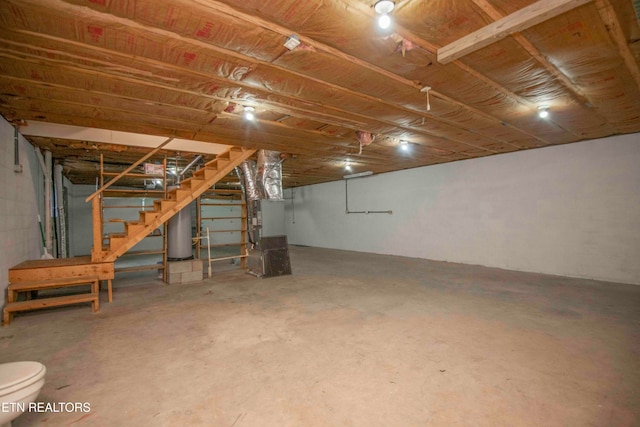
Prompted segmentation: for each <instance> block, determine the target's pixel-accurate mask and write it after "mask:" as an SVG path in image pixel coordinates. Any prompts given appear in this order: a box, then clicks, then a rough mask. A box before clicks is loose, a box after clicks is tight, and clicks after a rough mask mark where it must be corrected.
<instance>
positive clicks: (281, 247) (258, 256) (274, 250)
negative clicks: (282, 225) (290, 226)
mask: <svg viewBox="0 0 640 427" xmlns="http://www.w3.org/2000/svg"><path fill="white" fill-rule="evenodd" d="M247 267H249V270H250V271H251V272H252V273H253V274H255V275H256V276H258V277H273V276H283V275H285V274H291V262H290V260H289V244H288V243H287V236H271V237H263V238H261V239H260V242H259V243H258V244H257V245H256V247H255V248H253V249H250V250H249V257H248V258H247Z"/></svg>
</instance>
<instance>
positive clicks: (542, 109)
mask: <svg viewBox="0 0 640 427" xmlns="http://www.w3.org/2000/svg"><path fill="white" fill-rule="evenodd" d="M538 116H539V117H540V118H541V119H546V118H547V117H549V106H548V105H541V106H539V107H538Z"/></svg>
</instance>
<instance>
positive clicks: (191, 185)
mask: <svg viewBox="0 0 640 427" xmlns="http://www.w3.org/2000/svg"><path fill="white" fill-rule="evenodd" d="M204 182H205V180H204V179H203V178H198V177H192V178H187V179H185V180H184V181H182V182H181V183H180V186H181V187H182V186H184V188H185V189H189V190H193V189H195V188H198V187H200V186H201V185H202V184H204Z"/></svg>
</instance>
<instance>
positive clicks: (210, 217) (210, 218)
mask: <svg viewBox="0 0 640 427" xmlns="http://www.w3.org/2000/svg"><path fill="white" fill-rule="evenodd" d="M243 218H244V217H242V216H207V217H200V219H201V220H203V221H213V220H216V219H243Z"/></svg>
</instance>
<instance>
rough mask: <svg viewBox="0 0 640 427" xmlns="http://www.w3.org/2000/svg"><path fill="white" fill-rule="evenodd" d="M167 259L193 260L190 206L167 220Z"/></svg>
mask: <svg viewBox="0 0 640 427" xmlns="http://www.w3.org/2000/svg"><path fill="white" fill-rule="evenodd" d="M167 259H168V260H169V261H182V260H187V259H193V251H192V249H191V205H188V206H185V207H184V208H183V209H182V210H181V211H180V212H178V213H177V214H175V215H174V216H173V217H171V219H170V220H169V223H168V225H167Z"/></svg>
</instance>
